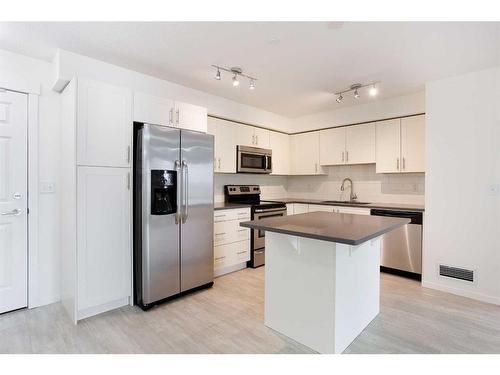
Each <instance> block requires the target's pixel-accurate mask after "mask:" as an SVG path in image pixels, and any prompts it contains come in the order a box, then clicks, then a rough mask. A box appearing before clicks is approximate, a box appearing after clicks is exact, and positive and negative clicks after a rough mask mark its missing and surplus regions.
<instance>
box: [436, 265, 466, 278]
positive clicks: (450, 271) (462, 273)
mask: <svg viewBox="0 0 500 375" xmlns="http://www.w3.org/2000/svg"><path fill="white" fill-rule="evenodd" d="M439 275H440V276H445V277H451V278H452V279H459V280H465V281H470V282H474V271H473V270H468V269H466V268H458V267H450V266H445V265H443V264H440V265H439Z"/></svg>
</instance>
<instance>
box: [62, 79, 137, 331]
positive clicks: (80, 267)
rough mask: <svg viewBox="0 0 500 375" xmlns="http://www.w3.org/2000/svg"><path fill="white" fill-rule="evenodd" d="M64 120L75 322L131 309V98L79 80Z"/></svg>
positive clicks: (66, 253)
mask: <svg viewBox="0 0 500 375" xmlns="http://www.w3.org/2000/svg"><path fill="white" fill-rule="evenodd" d="M61 119H62V131H61V151H62V155H61V156H62V157H61V169H62V175H61V196H62V205H61V227H62V233H61V241H62V257H61V259H62V263H61V273H62V280H61V286H62V291H61V294H62V296H61V297H62V302H63V305H64V307H65V309H66V310H67V312H68V313H69V315H70V317H71V318H72V320H73V321H74V322H75V323H76V322H77V321H78V320H80V319H84V318H86V317H89V316H92V315H96V314H98V313H101V312H104V311H107V310H111V309H114V308H117V307H120V306H123V305H126V304H129V303H131V296H132V294H131V291H132V280H131V274H132V272H131V268H132V265H131V260H132V246H131V244H132V228H131V220H130V217H131V202H132V195H131V184H132V181H131V179H132V176H131V174H132V169H131V167H132V144H131V143H132V92H131V90H129V89H126V88H121V87H116V86H113V85H109V84H105V83H101V82H96V81H91V80H87V79H81V78H74V79H73V80H72V81H71V82H70V83H69V84H68V86H67V87H66V88H65V89H64V91H63V93H62V113H61Z"/></svg>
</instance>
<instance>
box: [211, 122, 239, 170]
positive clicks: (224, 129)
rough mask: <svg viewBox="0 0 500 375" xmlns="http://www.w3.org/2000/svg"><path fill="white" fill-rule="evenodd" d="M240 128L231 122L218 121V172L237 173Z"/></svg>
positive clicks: (216, 142) (216, 147) (216, 138)
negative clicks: (237, 148)
mask: <svg viewBox="0 0 500 375" xmlns="http://www.w3.org/2000/svg"><path fill="white" fill-rule="evenodd" d="M238 131H239V128H238V127H237V126H234V124H232V123H231V122H229V121H225V120H217V131H216V134H215V155H216V164H217V165H216V171H217V172H220V173H236V143H235V139H237V136H238Z"/></svg>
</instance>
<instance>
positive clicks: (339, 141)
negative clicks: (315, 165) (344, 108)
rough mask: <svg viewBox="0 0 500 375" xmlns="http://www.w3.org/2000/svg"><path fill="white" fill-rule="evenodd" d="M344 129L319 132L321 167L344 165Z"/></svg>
mask: <svg viewBox="0 0 500 375" xmlns="http://www.w3.org/2000/svg"><path fill="white" fill-rule="evenodd" d="M345 137H346V128H338V129H328V130H321V131H320V132H319V152H320V154H319V163H320V164H321V165H339V164H345V159H346V156H345Z"/></svg>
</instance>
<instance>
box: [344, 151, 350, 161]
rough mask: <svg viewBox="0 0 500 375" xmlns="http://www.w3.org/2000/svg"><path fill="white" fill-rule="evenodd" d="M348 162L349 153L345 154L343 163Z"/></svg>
mask: <svg viewBox="0 0 500 375" xmlns="http://www.w3.org/2000/svg"><path fill="white" fill-rule="evenodd" d="M348 161H349V151H346V152H345V162H346V163H347V162H348Z"/></svg>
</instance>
